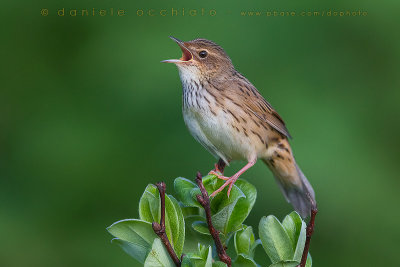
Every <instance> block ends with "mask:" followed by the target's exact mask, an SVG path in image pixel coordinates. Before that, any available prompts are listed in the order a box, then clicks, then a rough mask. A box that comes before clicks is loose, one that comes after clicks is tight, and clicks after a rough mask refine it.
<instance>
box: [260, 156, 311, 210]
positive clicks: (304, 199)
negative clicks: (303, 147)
mask: <svg viewBox="0 0 400 267" xmlns="http://www.w3.org/2000/svg"><path fill="white" fill-rule="evenodd" d="M263 161H264V163H265V164H267V166H268V167H269V168H270V169H271V171H272V172H273V174H274V176H275V179H276V181H277V182H278V184H279V187H280V188H281V191H282V193H283V195H284V196H285V198H286V200H287V201H288V202H290V203H291V204H292V205H293V207H294V209H295V210H296V211H297V212H298V213H299V214H300V216H301V217H302V218H306V217H307V216H310V214H311V209H314V208H316V201H315V193H314V189H313V188H312V186H311V184H310V182H309V181H308V180H307V178H306V176H305V175H304V174H303V172H302V171H301V170H300V168H299V166H298V165H297V163H296V162H295V161H294V158H293V157H291V160H290V161H289V162H288V161H287V159H286V161H285V158H281V157H278V158H270V159H263Z"/></svg>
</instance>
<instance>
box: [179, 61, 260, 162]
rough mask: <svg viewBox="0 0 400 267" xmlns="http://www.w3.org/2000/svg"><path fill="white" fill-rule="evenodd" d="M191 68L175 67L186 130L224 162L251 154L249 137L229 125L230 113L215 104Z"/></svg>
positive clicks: (252, 151)
mask: <svg viewBox="0 0 400 267" xmlns="http://www.w3.org/2000/svg"><path fill="white" fill-rule="evenodd" d="M195 71H196V69H190V68H185V69H182V68H179V74H180V77H181V80H182V86H183V118H184V120H185V123H186V126H187V127H188V129H189V131H190V133H191V134H192V135H193V137H194V138H195V139H196V140H197V141H198V142H199V143H200V144H202V145H203V146H204V147H205V148H206V149H207V150H208V151H209V152H210V153H211V154H213V155H214V156H215V157H216V158H222V159H223V160H224V161H225V162H226V163H229V161H231V160H249V159H250V158H254V155H255V154H256V153H257V152H256V149H255V147H254V144H252V141H251V140H250V138H248V137H247V136H245V135H244V133H243V132H240V133H239V132H237V130H235V129H234V128H233V127H232V126H231V125H232V124H234V121H233V120H234V119H233V117H232V116H231V115H230V114H227V113H226V112H223V111H222V110H221V109H220V108H218V107H217V105H216V102H215V99H214V97H212V96H211V95H210V94H209V93H208V92H207V90H205V89H204V88H202V87H201V86H200V85H201V82H200V81H198V80H193V77H196V75H194V74H193V73H194V72H195ZM199 96H200V97H199ZM205 98H207V100H208V101H206V100H205ZM210 108H212V110H213V112H211V111H210ZM213 113H215V114H213Z"/></svg>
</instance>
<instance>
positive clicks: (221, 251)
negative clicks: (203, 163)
mask: <svg viewBox="0 0 400 267" xmlns="http://www.w3.org/2000/svg"><path fill="white" fill-rule="evenodd" d="M196 182H197V185H198V186H199V188H200V191H201V195H197V201H198V202H199V203H200V204H201V206H203V208H204V211H205V212H206V218H207V224H208V230H209V231H210V234H211V236H212V238H213V239H214V243H215V246H216V248H217V253H218V257H219V259H220V260H221V261H222V262H225V263H226V265H227V266H228V267H231V266H232V263H231V258H230V257H229V256H228V254H226V251H225V248H224V246H223V245H222V243H221V239H220V238H219V232H218V231H217V230H216V229H215V228H214V226H213V224H212V221H211V208H210V198H209V196H208V193H207V190H206V189H205V187H204V185H203V178H202V176H201V173H200V172H197V176H196Z"/></svg>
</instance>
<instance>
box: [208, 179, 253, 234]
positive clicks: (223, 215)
mask: <svg viewBox="0 0 400 267" xmlns="http://www.w3.org/2000/svg"><path fill="white" fill-rule="evenodd" d="M216 180H218V181H216ZM203 182H204V186H205V187H206V189H207V191H211V192H212V191H215V190H216V189H218V188H219V187H220V186H221V185H222V184H223V182H224V181H222V180H220V179H217V178H216V176H213V175H211V176H210V175H209V176H206V177H205V178H203ZM256 196H257V191H256V189H255V187H254V186H253V185H251V184H249V183H248V182H246V181H244V180H240V179H239V180H238V181H236V183H235V185H234V186H233V187H232V191H231V194H230V196H229V198H228V197H227V193H226V189H224V190H223V191H222V192H221V193H219V194H218V195H216V196H215V197H214V198H213V199H212V201H211V211H212V213H213V216H212V221H213V224H214V227H215V228H216V229H217V230H219V231H220V232H222V233H223V234H224V235H226V236H227V235H228V233H230V232H235V231H237V230H239V229H240V228H241V226H242V223H243V222H244V220H245V219H246V218H247V216H248V215H249V213H250V211H251V209H252V208H253V205H254V202H255V199H256Z"/></svg>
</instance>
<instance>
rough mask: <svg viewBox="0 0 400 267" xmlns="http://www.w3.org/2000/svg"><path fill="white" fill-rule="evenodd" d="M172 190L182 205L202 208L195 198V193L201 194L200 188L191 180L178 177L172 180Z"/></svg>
mask: <svg viewBox="0 0 400 267" xmlns="http://www.w3.org/2000/svg"><path fill="white" fill-rule="evenodd" d="M174 190H175V192H176V194H177V196H178V199H179V200H180V201H181V202H182V203H183V205H185V206H189V207H199V208H203V207H202V206H201V205H200V203H199V202H198V201H197V198H196V196H197V195H199V194H201V192H200V189H199V188H198V187H197V185H196V184H195V183H193V182H192V181H190V180H188V179H186V178H182V177H178V178H176V179H175V180H174Z"/></svg>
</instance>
